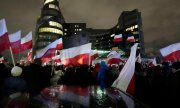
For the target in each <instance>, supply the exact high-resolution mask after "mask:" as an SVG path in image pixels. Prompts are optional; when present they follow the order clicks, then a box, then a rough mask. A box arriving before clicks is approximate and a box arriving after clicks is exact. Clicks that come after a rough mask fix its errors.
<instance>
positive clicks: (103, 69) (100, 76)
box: [97, 61, 108, 88]
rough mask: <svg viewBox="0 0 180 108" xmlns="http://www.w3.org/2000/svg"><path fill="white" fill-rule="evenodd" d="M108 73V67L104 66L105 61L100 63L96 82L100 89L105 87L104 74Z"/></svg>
mask: <svg viewBox="0 0 180 108" xmlns="http://www.w3.org/2000/svg"><path fill="white" fill-rule="evenodd" d="M107 71H108V66H107V65H106V63H105V61H101V63H100V69H99V71H98V77H97V82H98V84H99V85H100V86H101V88H104V87H106V86H107V85H106V83H105V81H106V72H107Z"/></svg>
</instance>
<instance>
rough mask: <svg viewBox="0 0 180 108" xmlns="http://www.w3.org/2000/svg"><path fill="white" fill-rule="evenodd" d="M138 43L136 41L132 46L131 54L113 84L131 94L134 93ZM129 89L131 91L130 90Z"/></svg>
mask: <svg viewBox="0 0 180 108" xmlns="http://www.w3.org/2000/svg"><path fill="white" fill-rule="evenodd" d="M137 46H138V43H135V44H134V45H133V46H132V47H131V54H130V57H129V58H128V60H127V62H126V64H125V65H124V67H123V68H122V70H121V72H120V74H119V76H118V78H117V79H116V80H115V81H114V82H113V84H112V86H113V87H116V88H118V89H120V90H123V91H125V92H128V93H130V94H133V93H134V82H133V81H134V78H133V76H134V72H135V61H136V50H137ZM128 90H129V91H128Z"/></svg>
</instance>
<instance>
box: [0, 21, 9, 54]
mask: <svg viewBox="0 0 180 108" xmlns="http://www.w3.org/2000/svg"><path fill="white" fill-rule="evenodd" d="M8 48H9V37H8V32H7V27H6V21H5V19H1V20H0V52H3V51H4V50H5V49H8Z"/></svg>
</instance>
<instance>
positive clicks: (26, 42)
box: [21, 32, 32, 52]
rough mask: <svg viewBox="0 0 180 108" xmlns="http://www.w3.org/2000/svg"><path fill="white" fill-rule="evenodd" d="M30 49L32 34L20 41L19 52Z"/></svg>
mask: <svg viewBox="0 0 180 108" xmlns="http://www.w3.org/2000/svg"><path fill="white" fill-rule="evenodd" d="M31 48H32V32H29V33H28V34H27V35H26V36H25V37H23V38H22V39H21V52H23V51H26V50H28V49H31Z"/></svg>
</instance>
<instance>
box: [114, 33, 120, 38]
mask: <svg viewBox="0 0 180 108" xmlns="http://www.w3.org/2000/svg"><path fill="white" fill-rule="evenodd" d="M114 38H122V34H118V35H116V36H114Z"/></svg>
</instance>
